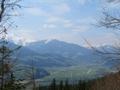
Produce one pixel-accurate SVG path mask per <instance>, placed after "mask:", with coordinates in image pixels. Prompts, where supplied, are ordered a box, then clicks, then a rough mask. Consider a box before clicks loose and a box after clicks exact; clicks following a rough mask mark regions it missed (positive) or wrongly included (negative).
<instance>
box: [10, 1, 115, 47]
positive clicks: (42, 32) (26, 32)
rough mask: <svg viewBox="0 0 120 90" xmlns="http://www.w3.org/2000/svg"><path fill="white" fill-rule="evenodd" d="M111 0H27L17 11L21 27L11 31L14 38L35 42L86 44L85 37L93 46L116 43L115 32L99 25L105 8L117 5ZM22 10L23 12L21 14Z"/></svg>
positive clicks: (17, 23)
mask: <svg viewBox="0 0 120 90" xmlns="http://www.w3.org/2000/svg"><path fill="white" fill-rule="evenodd" d="M105 1H107V0H23V1H22V2H21V4H22V5H24V6H25V8H22V9H21V10H18V11H17V12H16V13H17V14H19V15H20V16H19V17H16V18H15V20H14V21H15V24H16V25H18V28H17V30H14V31H11V34H10V36H9V37H10V38H12V39H13V40H14V41H16V42H18V41H23V42H34V41H39V40H46V39H48V40H51V39H58V40H62V41H67V42H71V43H76V44H79V45H86V43H85V41H84V40H83V38H86V39H87V40H89V41H90V43H91V44H92V45H103V44H112V43H113V41H115V40H116V39H115V36H114V34H113V33H112V31H108V30H104V29H103V28H97V27H95V26H94V25H93V24H95V23H96V20H99V18H100V16H101V11H102V8H103V7H107V8H115V7H116V6H115V4H114V5H113V3H110V4H109V6H108V3H106V2H105ZM18 12H19V13H18Z"/></svg>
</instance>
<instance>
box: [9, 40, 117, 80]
mask: <svg viewBox="0 0 120 90" xmlns="http://www.w3.org/2000/svg"><path fill="white" fill-rule="evenodd" d="M8 46H9V47H10V48H14V47H17V46H18V45H16V44H14V43H13V42H10V43H9V44H8ZM100 48H101V47H99V49H100ZM102 48H103V46H102ZM105 48H106V46H105ZM107 49H108V48H107ZM15 54H16V57H17V58H18V59H19V60H18V62H19V63H20V64H21V65H22V66H28V67H29V66H31V65H32V64H33V61H34V66H35V67H36V68H37V73H36V75H37V78H41V77H44V76H48V75H50V74H51V72H49V71H51V70H53V69H56V68H57V70H56V71H59V70H62V68H68V69H69V68H70V67H75V66H77V67H79V68H86V67H89V68H88V71H89V69H90V66H91V67H92V68H93V67H94V68H97V67H96V66H98V67H102V70H103V72H104V69H106V68H112V67H114V66H115V65H116V64H117V62H116V61H115V62H114V61H111V62H109V60H108V61H107V60H106V58H104V57H103V56H102V55H100V54H98V53H97V52H96V51H95V50H93V49H90V48H86V47H82V46H79V45H76V44H72V43H67V42H64V41H59V40H51V41H47V40H42V41H38V42H33V43H29V44H26V45H25V46H22V47H21V49H19V50H18V51H17V53H15ZM48 69H49V70H48ZM50 69H51V70H50ZM99 69H100V68H98V71H99ZM83 70H84V69H83ZM40 71H41V72H40ZM98 71H96V72H97V74H98V73H100V72H101V71H100V72H98ZM41 73H42V76H41V75H38V74H41ZM102 74H103V73H102Z"/></svg>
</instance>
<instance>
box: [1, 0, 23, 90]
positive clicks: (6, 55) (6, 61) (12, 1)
mask: <svg viewBox="0 0 120 90" xmlns="http://www.w3.org/2000/svg"><path fill="white" fill-rule="evenodd" d="M19 1H20V0H0V90H4V85H5V83H6V82H5V78H6V77H7V76H8V75H9V73H10V72H11V67H12V64H11V57H10V56H11V54H12V53H13V52H14V51H15V50H17V49H18V48H20V47H18V48H15V49H13V50H11V49H10V48H9V47H8V46H7V44H8V41H7V35H8V30H10V29H11V27H12V25H13V22H12V21H11V19H12V17H13V16H16V15H15V14H14V12H15V10H16V8H21V6H20V5H19Z"/></svg>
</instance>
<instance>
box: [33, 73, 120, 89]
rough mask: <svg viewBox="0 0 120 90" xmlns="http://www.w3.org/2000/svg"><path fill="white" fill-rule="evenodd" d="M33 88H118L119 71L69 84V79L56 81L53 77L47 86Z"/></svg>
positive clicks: (119, 86) (119, 82)
mask: <svg viewBox="0 0 120 90" xmlns="http://www.w3.org/2000/svg"><path fill="white" fill-rule="evenodd" d="M35 90H120V72H118V73H116V74H110V75H107V76H105V77H102V78H99V79H95V80H90V81H78V83H76V84H70V83H69V80H66V81H64V82H63V81H60V82H59V83H57V82H56V80H55V79H53V81H52V83H51V84H50V85H49V86H41V85H39V86H38V87H37V88H36V89H35Z"/></svg>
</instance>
